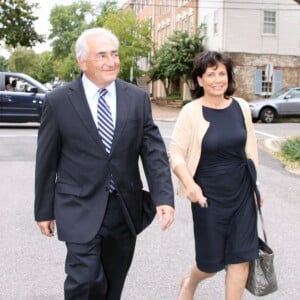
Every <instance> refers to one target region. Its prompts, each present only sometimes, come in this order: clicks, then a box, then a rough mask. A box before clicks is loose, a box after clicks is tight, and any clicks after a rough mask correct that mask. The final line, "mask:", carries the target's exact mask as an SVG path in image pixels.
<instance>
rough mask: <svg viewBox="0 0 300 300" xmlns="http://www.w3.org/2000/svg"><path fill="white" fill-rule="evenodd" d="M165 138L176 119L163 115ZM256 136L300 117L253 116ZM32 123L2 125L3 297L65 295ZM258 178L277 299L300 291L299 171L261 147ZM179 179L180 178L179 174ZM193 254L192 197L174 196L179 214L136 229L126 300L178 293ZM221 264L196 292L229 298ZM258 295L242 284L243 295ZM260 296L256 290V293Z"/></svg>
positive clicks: (274, 132) (277, 131)
mask: <svg viewBox="0 0 300 300" xmlns="http://www.w3.org/2000/svg"><path fill="white" fill-rule="evenodd" d="M158 125H159V127H160V129H161V132H162V135H163V136H164V138H165V141H166V144H167V145H168V143H169V137H170V134H171V132H172V128H173V125H174V123H173V122H158ZM255 128H256V130H257V137H258V139H259V140H264V139H266V138H274V137H283V136H293V135H300V124H298V123H294V124H287V123H280V124H259V123H258V124H255ZM36 134H37V128H36V127H35V126H33V127H31V126H28V125H27V126H25V127H24V126H17V127H15V128H11V127H6V126H3V125H2V126H1V125H0V175H1V188H0V200H1V203H2V207H1V211H0V217H1V219H0V222H1V223H0V241H1V247H0V258H1V259H0V300H50V299H51V300H60V299H63V281H64V277H65V274H64V260H65V252H66V251H65V246H64V244H63V243H62V242H58V241H57V239H56V238H46V237H44V236H42V235H41V234H40V232H39V230H38V228H37V226H36V224H35V222H34V220H33V189H34V186H33V182H34V166H35V161H34V153H35V149H36ZM259 156H260V170H259V174H260V184H261V192H262V194H263V197H264V199H265V204H264V206H263V213H264V217H265V223H266V224H265V225H266V229H267V235H268V239H269V244H270V246H271V247H272V248H273V250H274V252H275V266H276V271H277V277H278V282H279V291H278V292H276V293H274V294H272V295H270V296H267V297H265V298H264V299H272V300H273V299H274V300H287V299H288V300H296V299H299V298H300V292H299V287H298V286H299V283H300V279H299V278H300V254H299V253H300V199H299V195H300V176H296V175H294V174H291V173H289V172H288V171H286V170H285V169H284V167H283V166H282V165H281V163H279V162H278V161H276V160H274V159H272V158H271V157H270V155H269V153H268V151H266V149H265V148H262V147H260V149H259ZM174 184H175V186H176V179H175V178H174ZM193 260H194V244H193V233H192V220H191V212H190V205H189V203H188V201H187V200H185V199H179V198H176V214H175V222H174V224H173V225H172V227H171V228H170V229H169V230H168V231H166V232H162V231H161V230H160V228H159V226H158V223H157V221H156V220H154V222H153V223H152V225H151V226H150V227H148V228H147V229H146V230H145V231H144V232H143V233H142V234H140V236H139V237H138V242H137V248H136V252H135V256H134V260H133V264H132V267H131V269H130V271H129V274H128V278H127V281H126V285H125V288H124V292H123V296H122V300H175V299H176V298H177V295H178V290H179V282H180V278H181V276H182V275H184V274H186V272H187V271H188V269H189V267H190V265H191V264H192V262H193ZM224 275H225V274H224V272H220V273H219V274H217V275H216V276H215V277H214V278H212V279H210V280H208V281H206V282H203V283H202V284H201V285H200V286H199V288H198V290H197V296H196V297H195V299H201V300H215V299H216V300H219V299H224ZM243 299H245V300H248V299H256V297H254V296H252V295H250V294H249V293H248V292H245V295H244V298H243ZM257 299H258V298H257Z"/></svg>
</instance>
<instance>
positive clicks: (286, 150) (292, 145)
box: [281, 136, 300, 162]
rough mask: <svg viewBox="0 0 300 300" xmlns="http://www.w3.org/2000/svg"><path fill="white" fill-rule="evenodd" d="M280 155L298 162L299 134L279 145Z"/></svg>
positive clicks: (299, 150)
mask: <svg viewBox="0 0 300 300" xmlns="http://www.w3.org/2000/svg"><path fill="white" fill-rule="evenodd" d="M281 155H282V156H283V157H284V158H285V159H286V160H288V161H292V162H300V136H299V137H295V138H291V139H289V140H287V141H286V142H284V143H283V144H282V145H281Z"/></svg>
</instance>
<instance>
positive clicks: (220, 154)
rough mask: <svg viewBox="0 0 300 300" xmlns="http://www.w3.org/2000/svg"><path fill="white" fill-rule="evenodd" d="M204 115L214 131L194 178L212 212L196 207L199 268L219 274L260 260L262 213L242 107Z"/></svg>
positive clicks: (206, 141)
mask: <svg viewBox="0 0 300 300" xmlns="http://www.w3.org/2000/svg"><path fill="white" fill-rule="evenodd" d="M203 115H204V118H205V119H206V120H207V121H208V122H210V126H209V128H208V130H207V132H206V134H205V136H204V138H203V142H202V149H201V151H202V152H201V159H200V162H199V164H198V167H197V170H196V173H195V176H194V179H195V181H196V182H197V183H198V184H199V186H200V187H201V188H202V191H203V194H204V196H205V197H207V202H208V207H207V208H201V206H200V205H199V204H198V203H192V214H193V221H194V236H195V250H196V263H197V266H198V268H199V269H200V270H201V271H204V272H217V271H220V270H222V269H224V267H225V266H226V265H227V264H236V263H242V262H246V261H250V260H253V259H255V258H256V257H257V256H258V234H257V223H256V222H257V213H256V208H255V203H254V197H253V189H252V185H251V179H250V175H249V171H248V169H247V163H246V158H245V157H246V155H245V143H246V135H247V132H246V128H245V124H244V117H243V113H242V111H241V108H240V106H239V104H238V102H237V101H235V100H234V99H233V100H232V102H231V104H230V105H229V106H228V107H226V108H225V109H213V108H208V107H203ZM199 126H200V124H199Z"/></svg>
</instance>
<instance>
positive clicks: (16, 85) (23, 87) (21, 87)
mask: <svg viewBox="0 0 300 300" xmlns="http://www.w3.org/2000/svg"><path fill="white" fill-rule="evenodd" d="M33 87H35V86H34V85H32V84H31V83H30V82H28V81H26V80H25V79H24V78H20V77H17V76H6V78H5V90H6V91H10V92H25V93H28V92H30V91H31V89H32V88H33Z"/></svg>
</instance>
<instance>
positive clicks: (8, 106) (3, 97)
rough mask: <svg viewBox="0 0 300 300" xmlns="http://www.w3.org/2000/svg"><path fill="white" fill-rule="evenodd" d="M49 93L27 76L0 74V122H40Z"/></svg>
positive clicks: (8, 73)
mask: <svg viewBox="0 0 300 300" xmlns="http://www.w3.org/2000/svg"><path fill="white" fill-rule="evenodd" d="M48 91H49V90H48V89H47V88H46V87H45V86H44V85H43V84H41V83H40V82H38V81H37V80H35V79H34V78H32V77H30V76H28V75H26V74H23V73H14V72H0V122H39V121H40V118H41V113H42V105H43V103H44V98H45V94H46V93H47V92H48Z"/></svg>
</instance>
